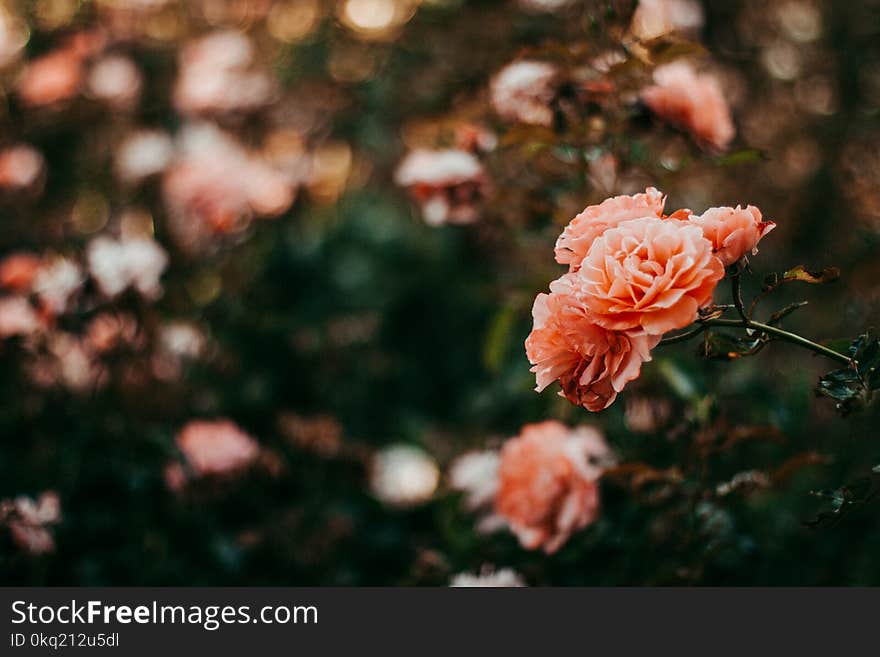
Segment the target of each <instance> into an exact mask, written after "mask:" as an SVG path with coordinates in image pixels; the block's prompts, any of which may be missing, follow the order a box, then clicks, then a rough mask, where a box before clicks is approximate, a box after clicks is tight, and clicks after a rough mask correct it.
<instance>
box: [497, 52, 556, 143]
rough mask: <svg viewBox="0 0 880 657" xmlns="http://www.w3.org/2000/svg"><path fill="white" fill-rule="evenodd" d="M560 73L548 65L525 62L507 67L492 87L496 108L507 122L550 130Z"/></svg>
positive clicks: (518, 62)
mask: <svg viewBox="0 0 880 657" xmlns="http://www.w3.org/2000/svg"><path fill="white" fill-rule="evenodd" d="M558 77H559V73H558V71H557V69H556V67H555V66H553V65H552V64H548V63H547V62H537V61H532V60H528V59H523V60H520V61H517V62H513V63H511V64H508V65H507V66H505V67H504V68H503V69H501V71H499V72H498V73H497V74H496V75H495V77H493V78H492V81H491V82H490V84H489V90H490V95H491V101H492V107H493V108H494V109H495V111H496V112H497V113H498V116H500V117H501V118H502V119H504V120H505V121H515V122H519V123H528V124H532V125H542V126H545V127H550V126H551V125H552V123H553V109H552V107H551V105H550V104H551V102H552V101H553V98H554V97H555V96H556V88H557V87H558V86H559V84H558V83H559V81H558Z"/></svg>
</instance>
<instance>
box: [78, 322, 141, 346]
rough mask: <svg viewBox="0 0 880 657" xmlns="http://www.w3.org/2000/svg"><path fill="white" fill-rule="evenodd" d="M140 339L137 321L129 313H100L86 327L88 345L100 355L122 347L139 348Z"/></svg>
mask: <svg viewBox="0 0 880 657" xmlns="http://www.w3.org/2000/svg"><path fill="white" fill-rule="evenodd" d="M138 337H139V336H138V324H137V320H136V319H135V318H134V316H133V315H130V314H127V313H120V314H116V313H110V312H104V313H100V314H99V315H95V317H93V318H92V320H91V321H90V322H89V323H88V326H86V334H85V341H86V344H87V345H88V347H89V349H91V350H92V351H94V352H95V353H98V354H101V353H105V352H108V351H112V350H114V349H116V348H117V347H119V346H122V345H127V346H132V347H133V346H138V342H139V341H138Z"/></svg>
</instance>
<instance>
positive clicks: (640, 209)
mask: <svg viewBox="0 0 880 657" xmlns="http://www.w3.org/2000/svg"><path fill="white" fill-rule="evenodd" d="M665 201H666V197H665V196H663V194H661V193H660V192H659V191H657V190H656V189H654V188H653V187H649V188H648V189H646V190H645V193H644V194H636V195H634V196H615V197H613V198H609V199H606V200H604V201H602V202H601V203H600V204H599V205H591V206H589V207H587V208H585V209H584V211H583V212H581V213H580V214H579V215H578V216H576V217H575V218H574V219H572V220H571V222H570V223H569V224H568V226H566V227H565V230H563V231H562V235H560V236H559V239H558V240H556V262H558V263H559V264H561V265H568V266H569V270H570V271H577V270H578V269H580V266H581V261H582V260H583V259H584V256H586V255H587V252H588V251H589V250H590V246H591V245H592V244H593V240H595V239H596V238H597V237H599V236H600V235H601V234H602V233H604V232H605V231H606V230H608V229H609V228H611V227H613V226H616V225H617V224H619V223H620V222H622V221H628V220H629V219H639V218H640V217H660V216H661V215H662V214H663V204H664V202H665Z"/></svg>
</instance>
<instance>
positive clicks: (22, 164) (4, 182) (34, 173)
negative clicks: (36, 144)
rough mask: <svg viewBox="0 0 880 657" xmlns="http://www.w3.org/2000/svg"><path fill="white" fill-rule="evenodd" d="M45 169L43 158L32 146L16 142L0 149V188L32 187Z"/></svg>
mask: <svg viewBox="0 0 880 657" xmlns="http://www.w3.org/2000/svg"><path fill="white" fill-rule="evenodd" d="M45 169H46V163H45V160H43V156H42V155H41V154H40V152H39V151H37V150H36V149H35V148H33V147H32V146H28V145H27V144H18V145H16V146H10V147H8V148H5V149H3V150H2V151H0V188H3V189H11V190H18V189H27V188H29V187H33V186H34V185H35V184H36V183H37V182H38V181H39V179H40V177H41V176H42V175H43V172H44V171H45Z"/></svg>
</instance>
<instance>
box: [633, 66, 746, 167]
mask: <svg viewBox="0 0 880 657" xmlns="http://www.w3.org/2000/svg"><path fill="white" fill-rule="evenodd" d="M641 97H642V101H643V102H644V103H645V104H646V105H647V106H648V107H649V108H650V109H651V111H653V112H654V113H655V114H656V115H657V116H659V117H660V118H661V119H664V120H665V121H668V122H669V123H672V124H674V125H676V126H678V127H680V128H682V129H684V130H687V131H688V132H690V133H691V134H692V135H693V136H694V137H695V138H696V139H697V140H699V141H701V142H703V143H705V144H707V145H708V146H710V147H712V148H714V149H718V150H722V149H724V148H726V147H727V146H728V144H730V142H731V141H732V140H733V137H734V136H735V134H736V129H735V128H734V126H733V119H732V118H731V116H730V108H729V107H728V105H727V100H726V99H725V98H724V94H723V92H722V90H721V85H720V84H719V83H718V80H717V79H716V78H715V76H713V75H711V74H709V73H697V72H696V71H695V70H694V69H693V67H692V66H691V65H690V64H688V63H686V62H673V63H672V64H666V65H665V66H660V67H659V68H657V69H656V70H655V71H654V85H652V86H650V87H647V88H645V89H643V90H642V93H641Z"/></svg>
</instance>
